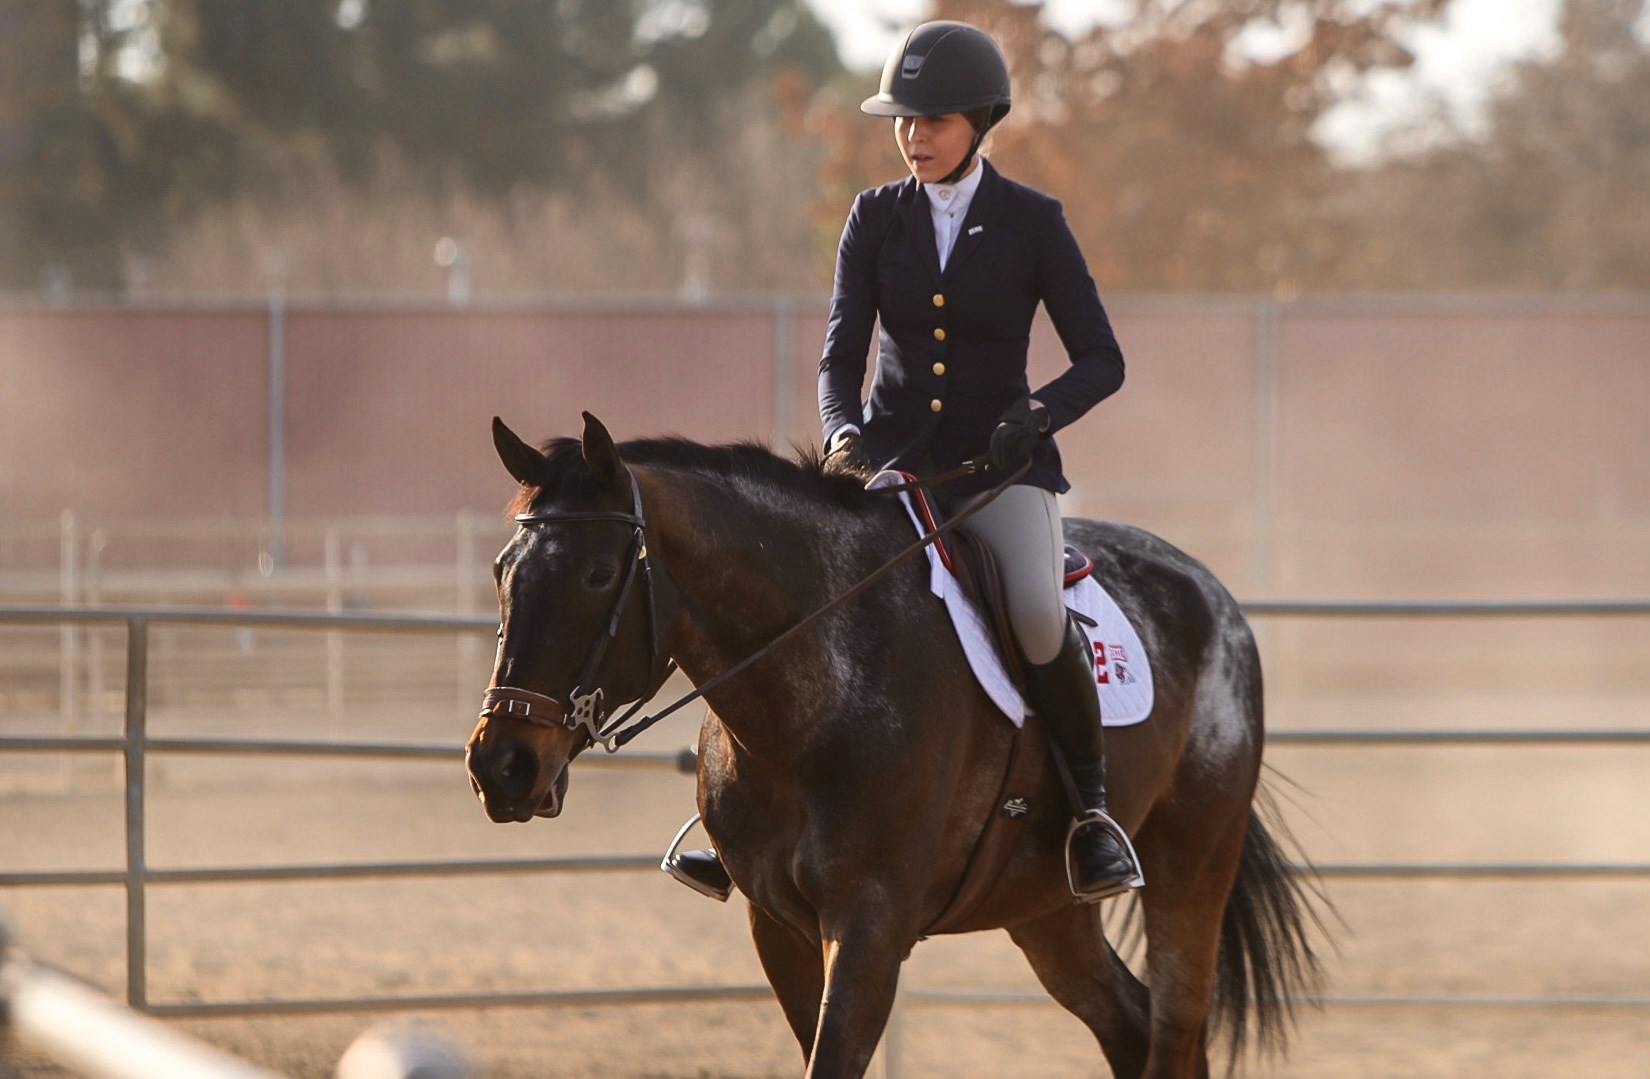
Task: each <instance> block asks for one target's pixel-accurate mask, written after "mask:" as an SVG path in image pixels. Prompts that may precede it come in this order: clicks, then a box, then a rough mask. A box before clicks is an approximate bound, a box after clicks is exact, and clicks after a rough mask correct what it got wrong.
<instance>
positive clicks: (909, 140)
mask: <svg viewBox="0 0 1650 1079" xmlns="http://www.w3.org/2000/svg"><path fill="white" fill-rule="evenodd" d="M973 141H974V125H972V124H970V123H969V122H968V117H966V116H964V115H963V114H962V113H960V112H948V113H946V114H945V115H943V116H896V117H895V118H894V142H895V143H896V144H897V145H898V146H899V152H900V156H901V157H903V158H904V159H905V167H906V168H908V169H910V170H911V175H912V176H915V177H916V178H917V180H918V182H920V183H925V184H931V183H935V182H937V181H939V180H942V179H944V178H945V177H947V176H949V175H950V174H951V170H952V169H954V168H956V167H957V165H958V164H960V163H961V162H962V159H963V155H964V154H966V153H968V147H969V144H970V143H972V142H973Z"/></svg>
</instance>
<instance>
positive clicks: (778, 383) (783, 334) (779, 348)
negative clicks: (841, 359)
mask: <svg viewBox="0 0 1650 1079" xmlns="http://www.w3.org/2000/svg"><path fill="white" fill-rule="evenodd" d="M795 323H796V301H795V300H793V299H791V298H790V297H789V296H781V297H779V299H777V300H775V301H774V305H773V445H774V449H776V450H780V451H783V450H784V447H785V445H786V443H788V442H789V441H790V440H791V438H793V437H794V436H795V432H794V431H792V430H791V409H792V408H794V407H795V404H796V402H795V401H794V400H793V398H795V396H796V357H795V355H794V353H795V352H796V346H795V336H796V333H795V331H796V326H795Z"/></svg>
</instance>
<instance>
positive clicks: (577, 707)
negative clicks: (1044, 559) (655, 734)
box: [481, 457, 1031, 753]
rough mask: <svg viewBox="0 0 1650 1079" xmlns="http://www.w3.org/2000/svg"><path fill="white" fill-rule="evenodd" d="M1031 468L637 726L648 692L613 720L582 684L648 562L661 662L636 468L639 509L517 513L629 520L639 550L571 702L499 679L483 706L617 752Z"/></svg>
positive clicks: (653, 628) (897, 488)
mask: <svg viewBox="0 0 1650 1079" xmlns="http://www.w3.org/2000/svg"><path fill="white" fill-rule="evenodd" d="M986 467H988V466H987V464H986V459H985V458H984V457H976V458H974V459H973V460H970V461H965V462H963V464H962V465H961V466H960V467H958V468H954V469H952V470H951V471H949V472H945V473H942V474H940V475H938V476H930V477H928V478H926V479H919V480H912V481H910V482H908V483H901V484H893V485H890V486H887V487H879V488H877V489H876V492H875V493H877V494H898V493H900V492H901V491H911V490H915V489H917V488H922V487H936V486H939V485H940V484H944V483H949V482H951V481H952V480H955V479H959V478H961V477H963V476H968V475H972V474H973V473H975V472H978V471H980V470H981V469H982V468H986ZM1030 468H1031V462H1030V461H1029V460H1028V461H1026V462H1025V463H1024V464H1022V465H1020V467H1019V468H1017V469H1015V470H1014V471H1013V472H1012V473H1010V474H1009V475H1008V476H1006V477H1005V478H1004V479H1003V481H1002V482H1001V483H999V484H997V486H995V487H993V488H991V489H990V490H989V491H987V492H986V493H985V495H984V496H983V497H982V498H980V499H979V500H978V501H977V502H975V503H974V504H973V505H971V506H969V507H968V509H966V510H964V511H962V512H961V513H959V514H957V515H956V516H954V517H952V518H950V519H949V520H947V521H946V522H945V523H944V524H942V525H940V526H939V527H938V528H936V529H934V531H932V532H925V533H923V534H922V535H921V536H919V537H917V539H916V540H915V541H914V542H912V543H911V544H910V545H908V546H907V547H905V548H904V549H903V550H901V551H900V552H899V553H897V554H895V555H894V556H893V557H892V558H890V559H888V561H886V562H884V563H883V564H882V565H881V566H878V567H877V568H876V569H874V570H872V571H871V573H870V574H868V575H867V576H866V577H864V578H863V579H861V580H860V581H859V583H858V584H855V585H854V586H853V587H852V588H850V589H848V590H847V591H846V592H843V593H842V594H841V595H839V596H837V597H836V598H834V599H832V600H830V601H829V602H827V603H825V604H824V605H823V606H821V607H819V608H817V609H815V610H814V611H813V612H812V613H811V614H808V615H806V616H805V617H803V618H802V619H801V620H800V621H799V622H797V623H796V624H795V625H793V626H791V627H790V628H789V629H787V630H785V631H784V632H783V633H781V634H780V635H779V636H777V637H775V638H774V639H773V640H771V641H769V642H768V643H767V644H765V645H763V646H762V647H760V648H758V649H757V650H756V651H754V652H752V653H751V654H750V655H748V656H746V657H745V658H744V659H742V660H740V661H739V662H738V663H735V664H734V665H733V666H731V667H729V668H727V669H726V670H724V671H722V672H721V673H720V674H717V675H716V676H715V677H713V678H711V679H710V680H708V681H707V682H705V684H704V685H702V686H697V687H695V688H694V689H693V690H692V691H691V692H689V693H687V694H685V695H683V696H681V697H679V698H677V699H676V700H675V701H673V702H671V704H670V705H669V706H667V707H665V708H663V709H661V710H660V711H658V712H655V713H653V714H652V715H649V716H643V717H642V718H641V719H638V720H636V721H635V722H634V723H630V725H629V726H626V725H625V724H626V723H628V722H629V721H630V718H631V717H632V716H634V715H635V714H636V713H637V712H638V711H640V710H641V707H642V704H643V703H644V702H645V699H646V698H644V699H643V700H640V701H636V702H635V703H634V704H632V705H631V706H630V708H629V709H627V710H626V711H625V713H624V714H623V715H621V716H619V718H617V719H615V720H614V721H613V722H611V723H606V722H605V720H606V715H605V714H604V713H603V711H602V701H601V698H602V691H601V690H600V689H595V690H592V691H590V692H588V693H584V692H582V690H581V687H582V686H583V684H584V683H585V682H586V681H587V680H588V679H589V678H590V677H591V676H593V675H594V673H595V669H596V665H597V664H598V663H600V662H601V658H602V655H603V654H604V653H605V651H606V648H607V643H608V642H609V641H611V640H612V638H613V636H614V634H615V633H617V631H618V624H619V615H620V613H621V612H622V610H623V608H624V602H625V598H626V596H627V595H628V594H629V592H630V585H631V582H632V580H633V578H634V577H635V575H636V571H637V568H638V567H640V573H641V576H642V577H644V578H645V579H646V583H645V585H644V587H645V588H646V594H647V611H648V626H649V631H650V636H649V644H650V648H651V651H650V655H649V669H650V670H651V669H652V668H653V667H656V666H657V665H658V655H659V651H658V650H659V633H658V623H657V615H656V613H655V601H654V598H653V577H652V573H651V570H650V568H649V566H648V562H647V537H646V530H647V522H646V520H645V518H644V516H643V514H642V495H641V487H640V485H638V484H637V483H636V478H635V476H633V475H632V476H630V484H631V490H632V492H633V494H634V497H635V512H634V513H631V514H623V513H599V512H598V513H524V514H521V515H519V516H517V517H516V521H517V522H518V523H521V524H541V523H547V522H560V521H618V522H620V523H623V524H629V525H631V526H632V527H633V528H634V529H635V532H634V534H633V538H632V543H631V550H632V552H633V553H634V554H635V557H634V558H633V559H631V560H630V562H629V565H628V566H627V568H626V570H625V578H624V581H623V582H622V583H621V584H620V586H619V594H618V596H617V598H616V600H615V602H614V605H613V610H612V613H611V614H610V615H609V616H608V622H607V632H606V633H605V634H604V635H603V636H601V637H598V638H597V640H596V643H595V644H594V645H593V646H592V648H591V653H590V655H589V656H588V657H587V658H586V660H585V665H584V668H583V670H582V671H581V672H580V674H579V681H578V683H577V684H576V685H575V687H574V689H573V692H572V693H571V694H569V697H570V704H569V705H563V704H562V703H561V702H560V701H558V700H556V699H555V698H554V697H549V696H546V695H544V694H541V693H534V692H532V691H530V690H524V689H516V688H514V687H511V686H494V687H492V688H490V689H488V690H487V693H486V695H485V696H484V697H483V698H482V708H481V714H482V715H484V716H491V715H493V714H495V712H500V711H501V712H503V713H504V714H505V715H513V716H519V717H521V718H523V719H526V720H527V721H528V722H530V723H534V724H536V725H539V726H562V727H566V728H567V729H568V730H571V731H575V732H580V731H582V732H583V733H584V734H585V735H586V736H587V737H588V738H589V740H590V744H596V745H600V746H601V747H602V748H603V749H605V750H606V751H607V752H609V753H617V752H618V751H619V750H620V749H621V748H622V747H624V746H625V745H626V744H628V743H629V742H630V741H631V740H632V739H634V738H635V737H636V736H637V735H639V734H641V733H642V732H643V731H645V730H647V729H648V728H649V727H651V726H653V725H654V724H655V723H658V722H659V721H660V720H662V719H664V718H665V717H666V716H668V715H670V714H671V713H673V712H675V711H677V710H678V709H680V708H682V707H684V706H685V705H688V704H690V703H692V702H693V701H695V700H697V699H698V698H700V697H703V696H704V695H705V694H706V693H709V692H710V691H711V690H713V689H715V688H716V687H717V686H719V685H721V684H722V683H723V682H726V681H727V680H728V679H730V678H732V677H733V676H734V675H736V674H738V673H739V672H740V671H743V670H744V669H745V668H746V667H749V666H750V665H751V664H753V663H755V662H756V661H757V660H759V659H761V658H763V657H764V656H766V655H767V654H768V653H770V652H772V651H773V650H774V649H775V648H778V647H779V646H780V645H781V644H783V643H785V642H786V641H787V640H789V639H790V638H791V637H793V636H794V635H796V634H797V633H800V632H801V631H802V630H803V629H805V628H806V627H808V626H810V625H812V624H813V623H815V622H817V621H818V620H819V619H821V618H823V617H825V616H826V615H827V614H830V613H831V612H832V611H834V610H836V609H837V608H838V607H841V606H842V605H843V604H845V603H847V602H848V601H849V600H851V599H853V598H854V597H855V596H857V595H859V594H860V593H861V592H863V591H865V590H866V589H867V588H869V587H870V586H871V585H873V584H875V583H876V582H877V581H879V580H881V579H882V578H883V577H884V576H886V575H887V574H888V572H889V571H890V570H892V569H893V568H894V567H895V566H897V565H899V564H900V563H901V562H903V561H905V560H906V559H907V558H909V557H911V556H912V555H914V554H916V553H917V552H918V551H920V550H922V549H923V548H925V547H927V546H928V545H929V544H931V543H933V542H935V541H936V540H938V539H939V538H940V537H942V536H944V535H946V534H947V533H948V532H951V531H952V530H953V529H955V528H956V527H957V526H958V525H960V524H961V523H962V522H964V521H966V520H968V519H969V518H970V517H972V516H973V515H974V514H976V513H978V512H979V511H980V510H982V509H984V508H985V507H986V506H987V505H989V504H990V503H991V502H994V501H995V500H996V499H997V497H998V496H999V495H1001V494H1002V493H1003V492H1004V491H1006V490H1008V488H1009V487H1011V486H1013V485H1014V483H1015V482H1016V481H1017V480H1019V478H1020V477H1021V476H1023V475H1025V474H1026V471H1027V470H1028V469H1030ZM626 475H629V470H628V469H627V470H626ZM675 669H676V663H675V661H674V660H671V661H669V662H667V663H666V665H665V668H664V673H663V675H662V676H661V677H660V678H659V680H658V683H657V684H658V685H662V684H663V682H664V679H665V678H668V677H669V676H670V673H671V672H672V671H673V670H675ZM501 706H502V707H501ZM604 724H605V725H604Z"/></svg>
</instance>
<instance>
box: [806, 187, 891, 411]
mask: <svg viewBox="0 0 1650 1079" xmlns="http://www.w3.org/2000/svg"><path fill="white" fill-rule="evenodd" d="M871 216H872V213H871V205H870V200H869V199H867V198H866V193H864V192H862V193H861V194H860V195H859V196H858V197H857V198H855V199H854V205H853V208H852V209H851V210H849V211H848V222H847V224H845V225H844V226H843V227H842V240H841V242H840V243H839V244H838V245H837V252H836V276H835V279H834V284H833V286H832V291H831V313H830V317H829V319H828V320H827V322H826V323H825V351H824V354H823V355H822V356H820V358H819V423H820V430H821V435H822V437H823V438H829V437H830V435H831V432H833V431H835V430H836V429H837V428H839V427H841V426H843V425H844V424H856V425H857V424H859V423H860V422H862V419H863V417H862V416H861V414H860V390H861V387H862V386H863V385H864V383H865V362H866V356H867V355H868V353H869V351H870V348H871V329H872V327H873V326H875V325H876V318H877V302H878V294H877V246H878V243H879V241H880V238H881V236H880V230H876V229H874V227H873V226H872V225H871V224H870V222H869V221H868V219H869V218H870V217H871Z"/></svg>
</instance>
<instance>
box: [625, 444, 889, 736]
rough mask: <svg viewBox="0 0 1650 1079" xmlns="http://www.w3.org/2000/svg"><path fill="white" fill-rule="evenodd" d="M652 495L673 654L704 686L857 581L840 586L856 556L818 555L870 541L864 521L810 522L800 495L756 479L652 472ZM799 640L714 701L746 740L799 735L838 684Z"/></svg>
mask: <svg viewBox="0 0 1650 1079" xmlns="http://www.w3.org/2000/svg"><path fill="white" fill-rule="evenodd" d="M644 495H646V496H650V498H649V501H650V502H651V504H652V505H653V506H654V507H656V508H654V509H650V510H649V511H648V512H649V522H648V529H649V532H650V533H652V539H651V541H650V542H652V543H653V545H654V548H655V550H656V552H657V554H658V557H659V559H660V562H661V564H662V565H663V566H665V567H666V569H667V571H668V572H669V574H670V576H671V579H672V581H673V582H674V584H675V586H676V589H677V590H678V592H679V593H680V595H681V603H680V604H679V609H678V611H677V614H676V618H675V624H674V627H673V628H674V639H675V645H674V648H673V652H674V655H675V658H676V661H677V662H678V663H679V664H680V665H681V667H682V669H683V671H684V672H686V673H687V675H688V677H690V678H692V679H693V680H694V681H695V682H696V683H701V684H702V683H703V682H704V681H706V680H707V679H709V678H711V677H714V676H715V675H716V674H718V673H719V672H721V671H723V670H726V669H727V668H728V667H730V666H732V665H733V664H735V663H737V662H739V661H740V660H742V659H744V658H746V657H747V656H749V655H751V654H752V653H753V652H755V651H757V650H758V649H760V648H762V647H763V646H765V645H766V644H768V643H769V642H771V641H773V640H774V638H776V637H778V636H779V635H780V634H781V633H783V632H784V631H785V630H787V629H789V628H790V627H792V626H793V625H795V624H796V623H797V622H798V621H800V620H801V619H802V618H804V617H806V616H807V615H808V614H810V613H812V612H813V611H814V610H815V609H816V608H817V607H819V606H820V605H822V604H823V603H824V602H825V601H827V600H829V599H830V598H831V597H833V596H835V595H837V594H839V593H840V592H842V591H844V590H845V589H846V587H847V586H848V585H851V584H852V583H853V582H852V581H851V580H850V581H847V582H846V584H844V583H842V582H841V581H839V580H838V579H837V578H838V577H839V576H842V575H843V570H842V569H841V568H839V566H840V565H852V564H853V563H854V561H855V560H854V559H853V558H851V557H846V558H832V559H826V558H824V557H822V556H821V552H824V551H831V550H835V551H838V552H839V553H844V552H843V549H844V548H846V549H847V551H851V550H852V549H853V548H855V547H856V546H858V545H860V544H861V543H862V542H863V536H862V532H863V529H864V526H863V524H861V523H859V522H857V521H855V520H852V519H850V518H848V517H846V516H844V517H841V518H838V517H837V516H836V515H829V514H820V513H818V512H817V511H815V512H813V513H810V512H809V511H810V509H812V507H809V506H808V505H807V504H806V503H805V502H804V501H803V500H802V499H801V498H800V497H796V496H791V495H788V494H787V493H786V492H783V491H774V490H767V489H764V488H762V487H759V486H757V485H756V481H745V480H735V479H728V478H724V477H713V476H704V475H699V474H696V473H677V472H672V473H669V474H665V473H663V472H653V473H647V474H645V479H644ZM821 530H827V531H826V532H825V533H822V531H821ZM827 562H830V563H834V565H833V564H827ZM802 638H803V639H802V640H800V641H790V642H787V643H786V644H785V645H784V646H781V648H780V649H778V650H777V651H776V654H775V656H774V661H772V662H770V661H767V660H763V661H758V662H757V663H756V664H753V665H752V667H751V668H749V669H748V670H747V671H745V672H742V673H740V674H739V675H737V676H735V677H734V678H733V679H730V681H729V682H728V683H727V686H726V689H725V690H718V691H715V692H713V693H712V694H711V695H710V699H711V702H712V705H713V707H714V708H715V711H716V714H717V715H718V716H719V717H720V718H721V719H722V720H723V722H724V723H726V724H728V725H729V726H730V727H731V728H733V729H735V731H736V732H737V733H738V734H739V736H740V739H741V741H747V740H755V741H759V742H760V741H769V742H775V743H780V744H782V743H783V741H784V740H785V739H786V738H788V737H791V735H790V734H789V733H787V732H786V730H785V729H784V728H785V727H786V726H787V725H792V724H797V723H805V722H809V721H810V720H811V719H812V718H813V717H814V714H815V713H820V712H823V711H824V710H826V709H828V707H829V693H828V691H827V692H822V690H824V689H826V687H827V686H828V684H829V683H830V681H831V680H830V679H829V678H828V666H829V664H830V657H829V656H827V655H824V654H823V653H822V652H820V650H818V649H810V648H809V647H808V646H807V644H806V643H804V642H805V641H806V640H807V639H808V635H807V634H806V632H804V634H803V635H802ZM757 728H759V729H757Z"/></svg>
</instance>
